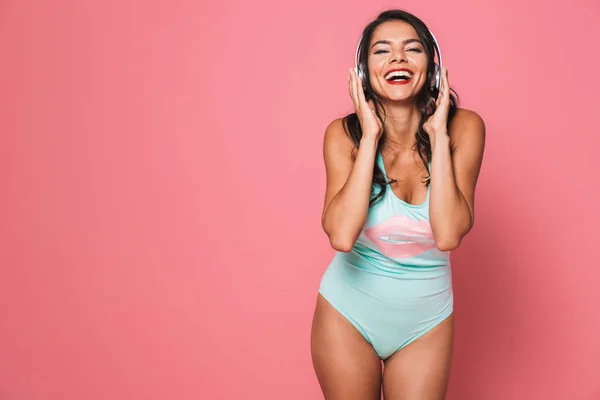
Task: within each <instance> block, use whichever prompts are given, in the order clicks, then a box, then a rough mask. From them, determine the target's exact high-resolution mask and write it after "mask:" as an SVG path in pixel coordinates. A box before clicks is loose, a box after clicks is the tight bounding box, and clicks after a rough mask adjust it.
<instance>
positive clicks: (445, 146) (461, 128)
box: [429, 109, 485, 251]
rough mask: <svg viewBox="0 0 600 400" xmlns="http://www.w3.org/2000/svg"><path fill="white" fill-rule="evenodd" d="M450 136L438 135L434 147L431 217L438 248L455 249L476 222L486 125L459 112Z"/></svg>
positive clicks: (464, 111) (465, 111) (465, 112)
mask: <svg viewBox="0 0 600 400" xmlns="http://www.w3.org/2000/svg"><path fill="white" fill-rule="evenodd" d="M448 133H449V134H447V133H446V132H444V131H438V132H436V134H435V140H434V143H433V147H432V161H431V194H430V205H429V206H430V209H429V217H430V222H431V229H432V231H433V236H434V237H435V241H436V244H437V247H438V248H439V249H440V250H442V251H448V250H453V249H456V248H457V247H458V246H459V245H460V242H461V240H462V238H463V237H464V236H465V235H466V234H467V233H468V232H469V231H470V230H471V228H472V227H473V223H474V222H475V186H476V184H477V178H478V176H479V171H480V169H481V164H482V159H483V151H484V146H485V124H484V122H483V120H482V119H481V117H480V116H479V115H477V114H476V113H475V112H473V111H469V110H464V109H459V110H458V111H457V113H456V115H455V117H454V118H453V120H452V123H451V124H450V127H449V132H448Z"/></svg>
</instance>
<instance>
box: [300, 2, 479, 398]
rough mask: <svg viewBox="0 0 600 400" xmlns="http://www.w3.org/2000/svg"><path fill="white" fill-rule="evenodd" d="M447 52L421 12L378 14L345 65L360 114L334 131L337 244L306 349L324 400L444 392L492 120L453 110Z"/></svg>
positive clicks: (331, 206)
mask: <svg viewBox="0 0 600 400" xmlns="http://www.w3.org/2000/svg"><path fill="white" fill-rule="evenodd" d="M436 53H437V57H438V61H437V63H436V60H435V56H436ZM440 59H441V55H440V54H439V48H438V47H437V42H436V41H435V38H434V37H433V35H432V34H431V32H430V31H429V30H428V29H427V27H426V26H425V24H424V23H423V22H422V21H421V20H420V19H418V18H417V17H415V16H413V15H411V14H409V13H407V12H404V11H400V10H390V11H386V12H383V13H381V14H380V15H379V16H378V17H377V19H376V20H374V21H373V22H371V23H370V24H369V25H368V26H367V27H366V28H365V29H364V31H363V36H362V38H361V41H360V43H359V47H358V50H357V70H354V69H352V70H350V74H349V90H350V96H351V98H352V102H353V104H354V110H355V113H352V114H350V115H348V116H346V117H345V118H343V119H336V120H334V121H333V122H332V123H331V124H330V125H329V126H328V127H327V130H326V132H325V139H324V159H325V166H326V171H327V190H326V194H325V205H324V209H323V216H322V224H323V228H324V230H325V232H326V233H327V235H328V237H329V240H330V243H331V246H332V247H333V248H334V249H335V250H337V253H336V255H335V257H334V258H333V260H332V261H331V263H330V265H329V267H328V268H327V270H326V272H325V273H324V275H323V278H322V281H321V285H320V289H319V294H318V297H317V304H316V309H315V314H314V319H313V325H312V335H311V351H312V358H313V364H314V368H315V372H316V374H317V377H318V380H319V383H320V385H321V389H322V391H323V394H324V395H325V398H326V399H327V400H336V399H343V400H350V399H360V400H367V399H379V398H380V394H381V391H382V385H383V394H384V398H385V399H386V400H395V399H398V400H400V399H402V400H406V399H418V400H426V399H436V400H437V399H444V398H445V394H446V390H447V384H448V380H449V375H450V364H451V358H452V340H453V316H452V313H453V291H452V279H451V270H450V251H451V250H453V249H455V248H457V247H458V246H459V244H460V242H461V239H462V238H463V237H464V236H465V235H466V234H467V233H468V232H469V230H470V229H471V227H472V226H473V222H474V218H475V217H474V215H475V214H474V192H475V185H476V182H477V178H478V175H479V171H480V167H481V163H482V158H483V151H484V142H485V126H484V123H483V121H482V119H481V118H480V117H479V116H478V115H477V114H476V113H475V112H473V111H469V110H465V109H458V108H457V105H456V98H455V96H454V95H452V94H451V93H450V91H451V88H450V85H449V83H448V69H447V68H445V67H443V66H442V67H441V68H438V66H439V64H440ZM357 72H358V74H357ZM382 360H383V362H384V368H382V363H381V361H382ZM382 369H383V371H382Z"/></svg>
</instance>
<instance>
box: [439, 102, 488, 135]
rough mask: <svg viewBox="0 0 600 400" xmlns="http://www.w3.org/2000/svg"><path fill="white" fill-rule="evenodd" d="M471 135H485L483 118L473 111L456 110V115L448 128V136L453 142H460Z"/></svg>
mask: <svg viewBox="0 0 600 400" xmlns="http://www.w3.org/2000/svg"><path fill="white" fill-rule="evenodd" d="M473 134H477V135H485V122H484V121H483V118H482V117H481V116H480V115H479V114H478V113H476V112H475V111H473V110H469V109H466V108H458V109H456V113H455V114H454V117H453V118H452V121H450V125H449V127H448V135H449V136H450V137H451V138H452V140H453V141H456V140H458V141H460V140H462V138H463V137H465V136H468V135H473Z"/></svg>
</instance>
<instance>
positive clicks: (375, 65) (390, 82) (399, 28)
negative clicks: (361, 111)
mask: <svg viewBox="0 0 600 400" xmlns="http://www.w3.org/2000/svg"><path fill="white" fill-rule="evenodd" d="M368 54H369V57H368V65H369V77H370V80H371V86H372V87H373V91H374V92H375V94H377V96H378V97H379V98H380V99H381V100H392V101H398V100H406V99H410V98H413V97H416V96H417V94H418V93H419V92H420V91H421V89H422V88H423V85H424V84H425V82H426V79H427V53H425V48H424V47H423V45H422V44H421V41H420V40H419V36H418V35H417V32H416V31H415V29H414V28H413V27H412V25H410V24H408V23H406V22H404V21H388V22H384V23H382V24H381V25H379V26H378V27H377V28H376V29H375V31H374V32H373V37H372V38H371V43H370V44H369V53H368Z"/></svg>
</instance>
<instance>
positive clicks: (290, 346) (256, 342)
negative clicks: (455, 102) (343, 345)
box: [0, 0, 600, 400]
mask: <svg viewBox="0 0 600 400" xmlns="http://www.w3.org/2000/svg"><path fill="white" fill-rule="evenodd" d="M208 3H209V2H204V3H203V2H196V1H191V0H190V1H184V0H177V1H175V0H171V1H169V2H167V1H163V2H158V1H151V2H149V1H141V0H137V1H135V0H129V1H123V0H121V1H116V0H113V1H103V2H100V1H96V2H93V1H81V0H80V1H74V0H72V1H63V2H50V1H45V2H43V1H37V2H36V1H31V0H29V1H19V2H17V1H4V2H2V4H1V5H0V50H1V52H2V55H3V61H2V63H1V66H0V85H1V86H0V87H1V99H2V103H1V104H0V121H1V122H0V123H1V131H2V134H1V142H0V152H1V157H0V180H1V181H0V190H1V191H2V192H1V196H0V198H1V200H0V201H1V207H0V218H1V223H0V268H1V270H0V272H1V276H0V321H1V322H0V324H1V325H0V399H2V400H42V399H52V400H54V399H61V400H72V399H86V400H96V399H161V400H164V399H178V400H186V399H262V400H266V399H290V400H292V399H318V398H321V395H320V391H319V388H318V385H317V381H316V378H315V377H314V374H313V371H312V366H311V361H310V353H309V331H310V322H311V317H312V311H313V305H314V300H315V296H316V291H317V288H318V284H319V279H320V277H321V274H322V272H323V271H324V269H325V267H326V265H327V263H328V261H329V259H330V258H331V256H332V255H333V250H332V249H330V248H329V246H328V242H327V239H326V236H325V235H324V233H323V232H322V230H321V227H320V218H319V217H320V213H321V206H322V201H323V192H324V184H325V179H324V167H323V161H322V155H321V145H322V137H323V131H324V129H325V127H326V125H327V123H328V122H329V121H331V120H332V119H333V118H336V117H338V116H342V115H343V114H345V113H346V112H348V111H350V109H351V108H350V107H351V102H350V101H349V98H348V95H347V89H346V84H347V83H346V82H347V80H346V71H347V69H348V67H349V66H351V65H352V62H353V55H354V49H355V45H356V41H357V39H358V36H359V34H360V31H361V29H362V27H363V26H364V25H365V24H366V23H367V22H368V21H369V20H370V19H371V18H372V17H374V16H375V15H376V14H377V13H378V12H379V11H382V10H383V9H385V8H389V7H398V6H401V7H406V9H408V10H409V11H411V12H414V13H415V14H416V15H418V16H420V17H421V18H422V19H424V20H425V21H426V23H428V24H429V26H430V28H431V29H432V30H433V31H434V33H435V34H436V36H437V38H438V39H439V41H440V45H441V46H442V49H443V54H444V60H445V61H446V64H447V65H448V66H449V68H450V82H451V84H452V85H453V86H454V87H455V88H456V89H457V90H458V92H459V94H460V95H461V98H462V105H463V106H464V107H466V108H471V109H474V110H476V111H477V112H479V113H480V115H482V117H483V118H484V119H485V121H486V123H487V130H488V140H487V148H486V154H485V159H484V165H483V169H482V173H481V177H480V181H479V185H478V189H477V196H476V208H477V220H476V225H475V227H474V228H473V230H472V232H471V233H470V234H469V236H468V237H467V238H465V240H464V241H463V243H462V245H461V247H460V248H459V249H458V250H457V251H455V252H454V254H453V256H452V257H453V258H452V262H453V272H454V284H455V295H456V330H457V332H456V347H455V348H456V350H455V359H454V364H453V375H452V379H451V384H450V395H449V399H453V400H481V399H485V400H496V399H497V400H506V399H560V400H564V399H580V400H592V399H599V398H600V380H598V377H599V375H600V342H599V341H598V338H599V337H600V321H599V317H600V312H599V311H598V305H599V304H600V291H599V290H598V284H599V283H598V282H600V268H599V263H598V259H597V252H596V251H595V250H597V249H598V247H596V246H598V238H599V235H598V226H599V223H600V211H599V207H598V204H600V189H599V187H600V186H599V184H600V180H599V171H600V161H599V160H600V157H599V156H598V153H597V152H598V150H599V148H600V140H599V130H598V107H599V106H600V102H599V100H598V99H599V97H598V96H599V95H598V94H599V93H600V84H599V79H598V74H597V71H596V70H597V65H598V62H599V61H600V59H599V58H598V54H597V53H594V49H597V43H598V41H599V40H600V28H599V25H598V23H597V21H598V20H599V19H600V6H599V5H598V2H597V1H596V0H573V1H570V2H569V7H570V8H569V7H564V5H563V4H562V3H558V2H556V3H554V4H551V3H549V2H545V1H541V0H537V1H529V2H524V1H518V2H517V1H509V2H506V1H499V0H498V1H494V0H492V1H487V2H480V1H475V0H471V1H469V0H457V1H453V2H447V1H441V0H439V1H427V2H418V1H414V2H411V3H402V4H399V3H396V2H385V1H380V2H356V1H351V2H348V1H339V0H336V1H329V2H322V1H302V2H297V3H295V4H291V3H288V2H279V1H275V0H271V1H261V2H247V1H242V0H225V1H218V2H210V4H208ZM369 3H370V4H369Z"/></svg>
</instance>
